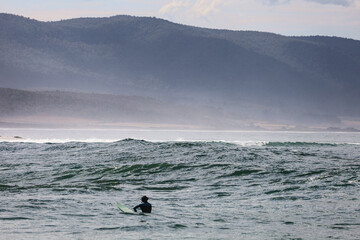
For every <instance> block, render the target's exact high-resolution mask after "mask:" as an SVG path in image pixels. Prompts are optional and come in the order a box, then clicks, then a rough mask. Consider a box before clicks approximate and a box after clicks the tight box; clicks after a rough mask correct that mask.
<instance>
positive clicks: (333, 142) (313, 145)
mask: <svg viewBox="0 0 360 240" xmlns="http://www.w3.org/2000/svg"><path fill="white" fill-rule="evenodd" d="M69 133H71V135H70V134H69ZM0 135H1V136H21V137H23V138H24V139H20V140H19V139H16V140H15V141H18V142H14V141H13V142H1V143H0V159H1V161H0V191H1V194H0V213H1V217H0V232H1V238H2V239H34V238H36V239H59V238H64V237H65V238H76V239H89V238H92V239H93V238H101V239H114V238H115V239H116V238H121V239H149V238H151V239H169V238H173V239H328V238H330V239H358V238H359V237H360V232H359V225H360V222H359V219H360V208H359V198H360V195H359V192H360V191H359V190H360V189H359V170H360V162H359V159H360V150H359V144H360V134H357V133H277V132H219V131H208V132H206V131H202V132H196V131H150V130H148V131H133V130H106V131H100V130H96V131H89V130H49V129H48V130H34V129H33V130H22V129H1V134H0ZM50 139H53V140H50ZM21 141H22V142H21ZM142 195H147V196H149V198H150V200H149V201H150V202H151V203H152V204H153V213H152V214H150V215H126V214H122V213H120V212H119V210H118V209H117V208H116V206H115V202H121V203H123V204H125V205H127V206H129V207H133V206H135V205H136V204H138V203H139V201H140V197H141V196H142Z"/></svg>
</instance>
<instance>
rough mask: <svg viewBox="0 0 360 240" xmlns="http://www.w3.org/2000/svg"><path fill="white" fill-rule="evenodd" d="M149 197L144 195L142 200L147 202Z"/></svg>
mask: <svg viewBox="0 0 360 240" xmlns="http://www.w3.org/2000/svg"><path fill="white" fill-rule="evenodd" d="M148 199H149V198H148V197H147V196H143V197H142V198H141V201H142V202H147V201H148Z"/></svg>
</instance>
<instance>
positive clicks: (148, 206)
mask: <svg viewBox="0 0 360 240" xmlns="http://www.w3.org/2000/svg"><path fill="white" fill-rule="evenodd" d="M148 199H149V198H148V197H147V196H143V197H142V198H141V201H142V203H141V204H139V205H137V206H136V207H134V211H135V212H136V209H137V208H141V211H142V212H144V213H151V204H150V203H148Z"/></svg>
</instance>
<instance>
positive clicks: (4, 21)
mask: <svg viewBox="0 0 360 240" xmlns="http://www.w3.org/2000/svg"><path fill="white" fill-rule="evenodd" d="M0 51H1V55H0V73H1V76H0V87H4V88H16V89H62V90H72V91H87V92H100V93H109V94H115V95H136V96H142V97H150V98H154V99H157V100H159V101H163V102H171V103H172V104H183V105H187V106H189V105H190V106H192V105H197V106H211V107H215V108H221V109H223V110H224V111H227V112H232V113H235V114H237V115H239V116H240V118H243V119H253V120H254V121H255V120H257V121H269V122H272V123H287V124H295V125H326V126H335V127H344V126H342V125H343V124H344V122H345V121H344V119H345V120H346V122H350V120H351V121H352V122H354V121H355V122H357V121H358V119H359V118H360V105H359V104H354V103H358V102H360V78H359V76H360V41H357V40H352V39H344V38H338V37H320V36H312V37H286V36H281V35H277V34H272V33H264V32H253V31H228V30H214V29H204V28H197V27H191V26H185V25H180V24H175V23H171V22H169V21H165V20H161V19H157V18H148V17H131V16H114V17H109V18H79V19H71V20H63V21H57V22H40V21H36V20H32V19H29V18H24V17H21V16H15V15H10V14H0ZM354 119H355V120H354Z"/></svg>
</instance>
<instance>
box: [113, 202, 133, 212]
mask: <svg viewBox="0 0 360 240" xmlns="http://www.w3.org/2000/svg"><path fill="white" fill-rule="evenodd" d="M116 206H117V207H118V208H119V209H120V210H121V211H122V212H123V213H131V214H136V213H137V212H134V210H132V209H130V208H128V207H126V206H125V205H124V204H121V203H119V202H118V203H116Z"/></svg>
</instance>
